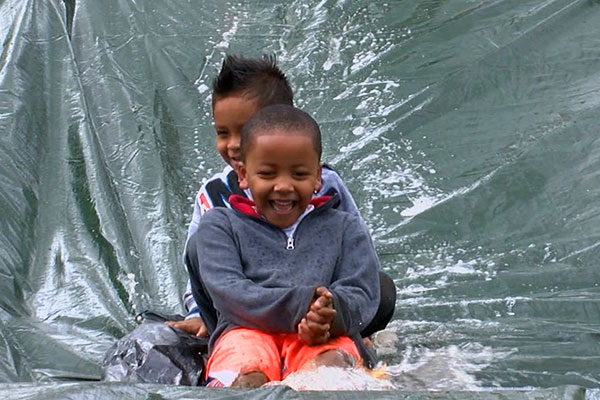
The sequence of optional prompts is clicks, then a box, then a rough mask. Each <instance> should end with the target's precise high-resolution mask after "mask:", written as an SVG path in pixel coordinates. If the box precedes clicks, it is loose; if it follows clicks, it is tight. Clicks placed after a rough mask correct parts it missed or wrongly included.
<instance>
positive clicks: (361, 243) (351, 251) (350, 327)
mask: <svg viewBox="0 0 600 400" xmlns="http://www.w3.org/2000/svg"><path fill="white" fill-rule="evenodd" d="M379 289H380V288H379V260H378V258H377V253H376V252H375V248H374V246H373V243H372V242H371V238H370V237H369V235H368V234H367V233H366V232H365V231H364V229H362V228H361V222H360V221H359V220H358V219H357V218H354V217H352V216H348V220H347V224H346V225H345V229H344V233H343V245H342V252H341V257H340V260H339V263H338V265H337V267H336V270H335V273H334V277H333V282H332V284H331V285H330V287H329V290H330V291H331V292H332V294H333V306H334V308H335V309H336V310H337V315H336V317H335V319H334V321H333V324H332V327H331V335H332V336H339V335H354V334H357V333H359V332H360V331H361V330H362V329H364V328H365V326H366V325H367V324H368V323H369V322H370V321H371V320H372V319H373V317H374V316H375V312H376V311H377V308H378V306H379V298H380V294H379Z"/></svg>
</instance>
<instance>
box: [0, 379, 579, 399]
mask: <svg viewBox="0 0 600 400" xmlns="http://www.w3.org/2000/svg"><path fill="white" fill-rule="evenodd" d="M0 394H2V395H4V396H9V398H11V399H19V400H28V399H32V400H33V399H35V400H38V399H39V400H53V399H57V400H58V399H73V400H88V399H98V398H114V399H119V398H127V399H132V400H137V399H161V400H162V399H164V400H171V399H172V400H175V399H184V398H185V399H222V400H226V399H227V400H237V399H240V400H241V399H248V398H252V399H256V400H280V399H283V400H302V399H323V400H325V399H335V398H337V399H351V400H360V399H364V398H377V399H381V400H388V399H389V400H392V399H394V400H396V399H398V400H438V399H445V400H584V398H585V390H584V389H583V388H577V387H573V386H566V387H557V388H551V389H541V390H537V391H530V390H527V391H525V390H502V391H500V390H495V391H488V392H477V393H474V392H437V393H436V392H430V393H426V392H410V393H409V392H369V393H367V392H348V391H341V392H310V391H309V392H296V391H294V390H292V389H290V388H287V387H278V388H270V389H256V390H235V389H227V390H222V389H221V390H217V389H209V388H200V387H192V388H190V387H187V388H186V387H181V386H179V387H176V386H166V385H139V384H136V385H124V384H114V383H94V384H88V383H83V384H81V383H80V384H73V383H71V384H65V383H59V384H52V385H41V386H40V385H38V386H33V385H23V384H21V385H18V384H12V385H4V386H1V385H0Z"/></svg>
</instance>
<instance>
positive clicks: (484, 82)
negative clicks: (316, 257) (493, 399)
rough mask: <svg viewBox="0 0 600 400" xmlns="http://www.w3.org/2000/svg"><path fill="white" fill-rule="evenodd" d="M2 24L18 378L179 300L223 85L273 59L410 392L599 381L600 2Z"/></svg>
mask: <svg viewBox="0 0 600 400" xmlns="http://www.w3.org/2000/svg"><path fill="white" fill-rule="evenodd" d="M0 36H1V37H0V43H2V44H1V45H0V46H2V47H0V50H1V51H0V54H1V57H0V132H1V133H0V159H1V160H2V163H0V213H1V215H2V218H1V219H0V224H1V225H0V277H1V278H0V293H1V295H0V304H1V305H2V307H1V311H0V339H1V340H2V341H1V343H2V346H1V347H0V381H3V382H48V381H50V382H56V381H59V380H80V379H98V377H99V363H100V361H101V359H102V356H103V354H104V352H105V351H106V349H108V347H109V346H110V345H111V344H112V343H114V341H115V340H116V338H118V337H120V336H122V335H124V334H125V333H127V332H129V331H130V330H131V329H132V328H133V327H134V321H133V316H134V315H135V313H136V312H138V311H141V310H144V309H156V310H161V311H164V312H182V305H181V300H180V296H181V293H183V291H184V286H185V279H186V274H185V271H184V270H183V267H182V265H181V261H180V260H181V258H180V257H181V252H182V247H183V241H184V237H185V232H186V227H187V222H188V221H189V218H190V215H191V211H192V209H191V204H192V202H193V196H194V195H195V192H196V190H197V188H198V187H199V184H200V181H201V180H202V179H203V178H204V177H207V176H209V175H210V174H212V173H214V172H216V171H218V170H220V169H221V168H222V166H223V165H222V162H221V161H220V159H219V156H218V155H217V153H216V152H215V150H214V133H213V128H212V125H211V113H210V89H209V88H210V84H211V79H212V78H213V77H214V74H215V72H216V71H217V69H218V67H219V65H220V62H221V61H222V59H223V55H224V54H225V53H243V54H245V55H248V56H258V55H260V54H261V53H263V52H274V53H276V54H277V56H278V58H279V60H280V64H281V67H282V69H283V70H284V71H286V72H287V74H288V75H289V76H290V78H291V82H292V86H293V88H294V90H295V93H296V103H297V105H298V106H299V107H301V108H303V109H305V110H306V111H308V112H310V113H311V114H313V115H314V116H315V117H316V119H317V120H318V121H319V122H320V124H321V127H322V131H323V133H324V147H325V149H324V150H325V154H324V159H325V161H328V162H330V163H331V164H332V165H333V166H334V167H335V168H337V169H338V170H339V172H340V174H341V175H342V176H343V177H344V179H345V181H346V182H347V184H348V186H349V188H350V189H351V191H352V192H353V194H354V195H355V198H356V200H357V203H358V204H359V206H360V208H361V210H362V212H363V215H364V217H365V219H366V220H367V221H368V223H369V225H370V227H371V229H372V232H373V238H374V241H375V244H376V246H377V249H378V252H379V254H380V257H381V261H382V265H383V268H384V269H385V270H386V271H387V272H389V273H390V274H391V275H392V276H393V277H394V279H395V281H396V284H397V287H398V290H399V298H398V303H397V311H396V314H395V317H394V321H393V323H392V324H391V325H390V327H389V328H388V332H387V337H386V335H383V336H382V337H381V338H380V339H381V343H378V344H381V345H380V347H379V352H380V355H381V358H382V359H383V361H385V362H386V363H387V366H388V368H389V370H390V371H392V372H393V373H394V379H395V380H396V383H398V384H400V385H402V386H403V387H405V388H407V389H409V390H421V389H439V390H446V389H448V390H457V389H469V390H479V389H482V388H489V387H530V388H544V387H549V386H555V385H564V384H575V385H582V386H588V387H597V386H598V383H599V377H600V369H599V367H598V366H599V365H600V363H599V361H600V360H599V357H600V356H599V355H598V354H600V352H599V350H600V345H599V338H600V335H599V334H600V331H599V330H598V326H599V323H600V311H599V310H600V307H599V302H598V293H599V292H600V289H599V287H598V285H599V283H600V276H599V272H598V269H597V268H595V267H596V264H597V259H598V255H599V254H600V253H599V249H600V245H599V243H600V241H599V238H600V230H599V229H600V228H598V227H599V226H600V224H599V221H598V219H599V215H600V208H599V207H598V206H597V205H596V203H597V202H596V201H595V200H596V199H597V198H598V194H599V193H598V190H599V189H598V188H599V187H600V186H599V185H598V174H597V171H598V167H599V166H600V165H599V164H600V159H599V157H598V154H600V152H599V151H598V150H599V148H598V147H599V146H600V142H599V141H598V135H597V118H596V116H597V114H598V110H599V104H600V97H599V96H598V95H597V93H598V91H599V89H600V46H598V44H599V42H598V38H599V37H600V4H599V3H598V2H597V1H594V0H579V1H577V0H544V1H541V0H535V1H534V0H525V1H509V0H500V1H484V0H479V1H469V2H458V1H415V2H391V1H390V2H368V1H354V2H349V1H343V0H338V1H307V0H303V1H300V0H296V1H292V2H283V1H275V0H270V1H269V2H267V3H264V2H262V3H260V4H254V3H252V2H230V1H203V2H201V3H198V2H187V3H183V2H177V3H173V2H163V1H154V2H152V3H140V2H114V1H113V2H110V1H109V2H102V3H99V2H77V1H66V2H61V1H48V2H34V1H15V0H0ZM28 390H29V389H28ZM57 390H58V389H57ZM94 390H95V389H94ZM131 390H132V392H131V393H133V391H134V389H133V388H132V389H131Z"/></svg>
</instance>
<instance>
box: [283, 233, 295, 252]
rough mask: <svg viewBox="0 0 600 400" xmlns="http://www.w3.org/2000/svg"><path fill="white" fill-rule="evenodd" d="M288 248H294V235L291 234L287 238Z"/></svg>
mask: <svg viewBox="0 0 600 400" xmlns="http://www.w3.org/2000/svg"><path fill="white" fill-rule="evenodd" d="M285 249H286V250H294V237H293V236H290V237H288V238H287V246H286V247H285Z"/></svg>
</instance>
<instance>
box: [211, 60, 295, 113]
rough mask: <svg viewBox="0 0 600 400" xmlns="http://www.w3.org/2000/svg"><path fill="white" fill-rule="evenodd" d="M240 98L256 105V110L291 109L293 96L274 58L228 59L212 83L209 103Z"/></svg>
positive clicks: (224, 61)
mask: <svg viewBox="0 0 600 400" xmlns="http://www.w3.org/2000/svg"><path fill="white" fill-rule="evenodd" d="M234 94H241V95H242V96H247V97H248V98H249V99H252V100H254V101H256V105H257V106H258V108H263V107H267V106H270V105H273V104H287V105H290V106H292V105H294V93H293V92H292V88H291V87H290V83H289V82H288V79H287V77H286V76H285V74H284V73H283V72H282V71H281V70H280V69H279V67H278V66H277V61H276V59H275V55H266V54H265V55H263V56H262V58H246V57H242V56H238V55H228V56H226V57H225V60H223V65H222V66H221V71H219V74H218V75H217V76H216V78H215V79H214V80H213V92H212V103H213V106H214V104H215V101H217V100H219V99H222V98H224V97H227V96H230V95H234Z"/></svg>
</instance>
